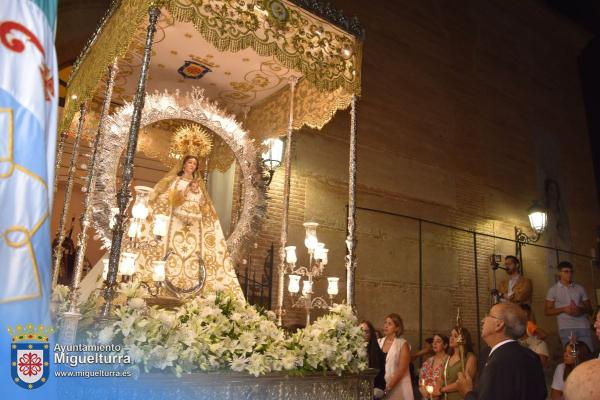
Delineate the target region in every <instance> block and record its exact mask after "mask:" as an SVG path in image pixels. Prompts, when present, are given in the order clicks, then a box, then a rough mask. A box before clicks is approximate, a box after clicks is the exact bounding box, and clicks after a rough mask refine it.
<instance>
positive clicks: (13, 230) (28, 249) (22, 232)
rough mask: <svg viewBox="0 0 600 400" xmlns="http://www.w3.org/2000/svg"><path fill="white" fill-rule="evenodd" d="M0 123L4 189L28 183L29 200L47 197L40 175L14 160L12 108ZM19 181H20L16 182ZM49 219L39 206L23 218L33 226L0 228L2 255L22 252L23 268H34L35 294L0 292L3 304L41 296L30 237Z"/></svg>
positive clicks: (3, 112) (1, 116) (3, 111)
mask: <svg viewBox="0 0 600 400" xmlns="http://www.w3.org/2000/svg"><path fill="white" fill-rule="evenodd" d="M0 122H5V123H6V126H4V127H3V129H1V130H0V132H3V133H4V132H5V134H1V135H0V140H1V142H0V151H4V152H5V154H0V184H2V185H3V186H4V188H3V189H4V190H5V191H6V192H10V191H14V190H17V189H16V188H15V187H14V186H15V185H19V186H21V185H22V183H23V180H28V181H29V183H28V185H27V187H28V196H27V197H28V199H35V198H37V195H42V194H43V195H46V196H47V193H48V187H47V184H46V182H45V181H44V180H43V179H42V178H41V177H40V176H39V175H37V174H34V173H33V172H32V171H30V170H28V169H27V168H25V167H24V166H22V165H19V164H17V163H15V161H14V112H13V109H11V108H0ZM17 181H19V182H18V183H16V182H17ZM23 206H24V207H27V206H28V204H24V205H23ZM8 211H10V210H8ZM39 214H41V215H39ZM13 215H14V214H13ZM17 215H18V213H17ZM16 218H18V216H16ZM47 218H48V210H47V209H46V210H43V209H41V207H39V205H38V207H37V208H36V209H35V210H31V212H28V213H27V215H26V216H25V218H24V219H25V220H28V219H31V220H29V221H24V223H25V224H30V225H31V226H24V225H22V223H23V222H21V221H19V222H21V224H17V223H15V225H10V226H8V227H4V226H1V227H0V231H1V232H2V240H3V242H4V244H5V245H6V247H4V246H2V247H4V249H0V253H4V251H5V250H8V253H9V254H11V255H13V256H15V255H16V256H17V257H18V256H19V253H22V254H21V257H22V258H21V259H20V260H19V261H20V263H21V265H20V267H21V268H27V267H31V268H32V269H33V282H32V284H33V287H34V289H33V291H32V292H30V293H26V294H22V295H14V294H13V293H1V294H0V303H9V302H14V301H20V300H29V299H35V298H38V297H40V296H41V295H42V287H41V280H40V274H39V267H38V264H37V259H36V256H35V253H34V251H33V244H32V243H31V238H32V237H33V236H34V235H35V234H36V232H37V231H38V230H39V229H40V227H41V226H42V225H43V223H44V222H45V221H46V219H47ZM15 222H17V221H15ZM11 249H12V250H11ZM23 250H25V251H23ZM3 256H5V257H6V256H8V254H3ZM5 257H3V259H4V262H6V258H5ZM13 262H14V261H13ZM7 269H8V268H4V271H6V270H7ZM22 276H29V273H28V271H23V273H22Z"/></svg>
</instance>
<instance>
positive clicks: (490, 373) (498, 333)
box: [457, 303, 547, 400]
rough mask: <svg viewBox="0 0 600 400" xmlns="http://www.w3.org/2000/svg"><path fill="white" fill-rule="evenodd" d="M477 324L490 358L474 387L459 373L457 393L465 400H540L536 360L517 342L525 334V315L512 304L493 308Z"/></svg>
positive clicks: (541, 376) (540, 372)
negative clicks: (488, 348) (479, 326)
mask: <svg viewBox="0 0 600 400" xmlns="http://www.w3.org/2000/svg"><path fill="white" fill-rule="evenodd" d="M481 323H482V329H481V337H482V338H483V340H484V341H485V342H486V343H487V344H488V345H489V346H490V347H491V350H490V355H489V356H488V359H487V362H486V364H485V366H484V368H483V371H482V372H481V376H480V378H479V381H478V382H477V387H476V388H473V382H472V381H471V379H470V378H469V376H466V377H465V376H464V375H463V374H462V373H459V378H458V385H457V386H458V391H459V392H460V393H461V394H462V395H463V396H464V397H465V399H466V400H507V399H510V400H544V399H545V398H546V395H547V390H546V383H545V381H544V371H543V369H542V364H541V362H540V359H539V357H538V356H537V355H536V354H535V353H534V352H533V351H531V350H529V349H527V348H525V347H523V346H521V345H520V344H519V342H517V339H519V338H520V337H521V336H523V335H524V334H525V328H526V324H527V317H526V315H525V312H524V311H523V310H521V308H520V307H519V306H517V305H516V304H512V303H507V304H496V305H495V306H493V307H492V309H491V310H490V312H489V313H488V314H487V315H486V316H485V318H484V319H483V320H482V322H481Z"/></svg>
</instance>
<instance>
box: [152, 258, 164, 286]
mask: <svg viewBox="0 0 600 400" xmlns="http://www.w3.org/2000/svg"><path fill="white" fill-rule="evenodd" d="M166 263H167V262H166V261H152V269H153V272H152V280H153V281H154V282H164V281H165V264H166Z"/></svg>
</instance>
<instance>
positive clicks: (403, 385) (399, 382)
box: [379, 314, 414, 400]
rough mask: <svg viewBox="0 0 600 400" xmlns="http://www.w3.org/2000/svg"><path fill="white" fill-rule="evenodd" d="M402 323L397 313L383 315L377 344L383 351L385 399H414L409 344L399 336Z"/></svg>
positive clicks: (402, 330) (402, 328)
mask: <svg viewBox="0 0 600 400" xmlns="http://www.w3.org/2000/svg"><path fill="white" fill-rule="evenodd" d="M402 333H404V324H403V323H402V318H400V316H399V315H398V314H390V315H388V316H387V317H385V320H384V323H383V335H384V337H382V338H381V339H379V346H381V350H382V351H383V352H384V353H385V355H386V358H385V392H386V397H385V398H386V400H387V399H389V400H414V396H413V390H412V385H411V382H410V372H409V363H410V346H409V344H408V342H407V341H406V340H405V339H403V338H401V337H400V336H401V335H402Z"/></svg>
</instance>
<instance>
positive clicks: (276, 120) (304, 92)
mask: <svg viewBox="0 0 600 400" xmlns="http://www.w3.org/2000/svg"><path fill="white" fill-rule="evenodd" d="M351 100H352V94H350V93H347V92H345V91H344V90H343V89H342V88H339V89H337V90H335V91H333V92H321V91H319V90H317V89H316V88H315V87H314V86H312V85H311V83H310V82H308V81H306V80H304V79H303V80H301V81H300V82H299V83H298V85H297V86H296V90H295V92H294V123H293V127H294V129H296V130H297V129H300V128H302V126H304V125H306V126H309V127H311V128H315V129H321V128H322V127H323V126H325V124H326V123H327V122H329V120H331V118H332V117H333V115H334V114H335V113H336V112H337V111H338V110H344V109H346V108H348V106H350V102H351ZM289 104H290V90H289V88H288V87H285V88H283V89H282V90H280V91H279V92H278V93H276V94H274V95H272V96H271V97H269V98H268V99H267V101H265V102H264V103H262V104H259V105H257V106H255V107H252V110H251V111H250V112H249V113H248V117H247V118H246V120H245V121H244V127H245V128H246V129H248V130H249V131H250V132H253V133H254V137H255V138H256V139H257V140H261V139H265V138H268V137H276V136H282V135H285V134H286V132H287V127H288V123H289V118H288V115H289Z"/></svg>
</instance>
